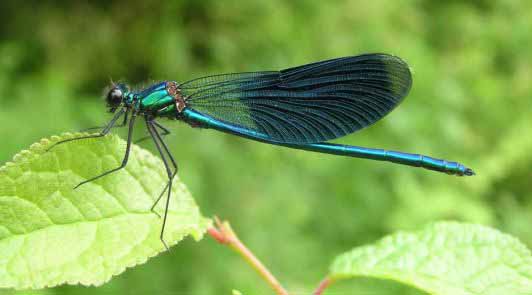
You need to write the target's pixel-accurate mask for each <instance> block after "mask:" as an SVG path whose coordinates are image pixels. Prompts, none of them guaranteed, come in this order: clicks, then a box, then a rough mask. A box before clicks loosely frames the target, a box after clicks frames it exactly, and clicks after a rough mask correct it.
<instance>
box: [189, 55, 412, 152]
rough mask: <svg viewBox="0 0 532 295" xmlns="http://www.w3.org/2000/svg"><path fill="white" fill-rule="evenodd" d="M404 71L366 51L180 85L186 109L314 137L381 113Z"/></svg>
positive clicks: (272, 132)
mask: <svg viewBox="0 0 532 295" xmlns="http://www.w3.org/2000/svg"><path fill="white" fill-rule="evenodd" d="M411 85H412V76H411V74H410V70H409V68H408V65H407V64H406V63H405V62H404V61H402V60H401V59H400V58H398V57H395V56H390V55H386V54H366V55H360V56H353V57H344V58H337V59H332V60H326V61H321V62H316V63H312V64H307V65H303V66H299V67H294V68H290V69H286V70H282V71H279V72H277V71H271V72H252V73H237V74H225V75H216V76H209V77H204V78H199V79H195V80H191V81H188V82H185V83H183V84H181V85H180V88H181V91H182V94H183V96H184V97H185V99H186V102H187V106H188V107H190V108H192V109H194V110H196V111H198V112H200V113H203V114H205V115H207V116H210V117H213V118H215V119H218V120H220V121H223V122H225V123H228V124H232V125H237V126H240V127H243V128H247V129H249V130H254V131H258V132H261V133H263V134H266V135H267V136H268V137H270V139H271V140H272V141H277V142H285V143H314V142H322V141H327V140H331V139H335V138H338V137H342V136H344V135H347V134H350V133H353V132H355V131H357V130H359V129H362V128H364V127H366V126H369V125H371V124H373V123H375V122H376V121H378V120H379V119H381V118H382V117H384V116H385V115H386V114H388V113H389V112H390V111H391V110H392V109H393V108H394V107H395V106H397V105H398V104H399V103H400V102H401V101H402V99H403V98H404V97H405V96H406V95H407V94H408V91H409V90H410V87H411Z"/></svg>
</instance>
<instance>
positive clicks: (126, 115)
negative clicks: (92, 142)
mask: <svg viewBox="0 0 532 295" xmlns="http://www.w3.org/2000/svg"><path fill="white" fill-rule="evenodd" d="M128 115H129V111H126V114H125V115H124V120H122V123H120V124H118V125H115V126H113V127H111V128H110V129H113V128H122V127H124V126H126V124H127V119H128ZM106 127H107V126H96V127H89V128H85V129H81V130H80V131H78V132H87V131H92V130H98V129H102V128H106Z"/></svg>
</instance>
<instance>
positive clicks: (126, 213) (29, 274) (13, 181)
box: [0, 134, 209, 289]
mask: <svg viewBox="0 0 532 295" xmlns="http://www.w3.org/2000/svg"><path fill="white" fill-rule="evenodd" d="M80 135H81V134H75V135H71V134H65V135H63V136H61V137H53V138H52V140H48V139H43V140H41V141H40V142H39V143H36V144H34V145H32V146H31V148H30V149H29V150H28V151H22V152H21V153H19V154H18V155H16V156H15V157H14V159H13V162H10V163H7V164H5V166H3V167H1V168H0V288H16V289H27V288H43V287H47V286H48V287H49V286H55V285H59V284H64V283H68V284H83V285H100V284H102V283H104V282H106V281H108V280H109V279H110V278H111V277H112V276H114V275H117V274H119V273H121V272H123V271H124V270H125V269H126V268H127V267H132V266H135V265H137V264H142V263H144V262H146V261H147V259H148V258H150V257H153V256H155V255H157V254H158V253H160V252H162V251H164V246H163V244H162V243H161V241H160V240H159V234H160V230H161V224H162V219H161V218H159V217H158V216H157V215H156V214H153V213H152V212H151V211H150V207H151V206H152V204H153V202H154V200H155V199H156V198H157V197H158V196H159V194H160V192H161V191H162V189H163V187H164V185H165V181H166V179H167V178H166V173H165V170H164V168H163V164H162V162H161V161H160V159H158V158H157V157H155V156H154V155H152V154H151V153H150V152H148V151H146V150H143V149H141V148H139V147H138V146H133V147H132V150H131V155H130V158H129V159H130V160H129V163H128V165H127V166H126V168H125V169H123V170H121V171H119V172H116V173H113V174H111V175H108V176H106V177H103V178H101V179H99V180H96V181H94V182H91V183H88V184H85V185H82V186H81V187H79V188H78V189H76V190H73V187H74V186H75V185H76V184H78V183H79V182H81V181H83V180H85V179H88V178H90V177H92V176H95V175H98V174H100V173H102V172H104V171H106V170H109V169H112V168H115V167H117V166H118V165H119V164H120V163H121V161H122V157H123V155H124V148H125V143H124V141H123V140H121V139H120V138H118V137H117V136H106V137H104V138H101V139H90V140H81V141H74V142H69V143H65V144H61V145H59V146H57V147H55V148H53V149H52V150H50V151H49V152H45V149H46V148H47V147H49V146H50V144H51V143H52V142H55V141H58V140H61V139H67V138H71V137H73V136H76V137H77V136H80ZM163 204H164V198H163V200H162V201H161V202H160V204H159V205H160V206H158V208H157V211H162V205H163ZM208 224H209V220H207V219H205V218H203V217H202V216H201V215H200V212H199V208H198V207H197V206H196V204H195V202H194V200H193V199H192V197H191V195H190V193H189V192H188V190H187V188H186V187H185V185H184V184H183V183H182V182H181V181H180V180H179V179H177V178H176V180H175V181H174V183H173V190H172V199H171V200H170V209H169V216H168V222H167V226H166V229H165V241H166V242H167V243H168V245H169V246H170V245H174V244H177V242H178V241H180V240H181V239H183V238H184V237H186V236H187V235H192V236H193V237H194V238H195V239H196V240H199V239H201V238H202V235H203V233H204V232H205V230H206V227H207V226H208Z"/></svg>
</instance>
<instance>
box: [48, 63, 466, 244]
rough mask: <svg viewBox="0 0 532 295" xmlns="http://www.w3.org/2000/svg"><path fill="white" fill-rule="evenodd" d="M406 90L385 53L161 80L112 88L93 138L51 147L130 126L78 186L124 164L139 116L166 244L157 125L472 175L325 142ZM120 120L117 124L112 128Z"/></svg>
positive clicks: (171, 172)
mask: <svg viewBox="0 0 532 295" xmlns="http://www.w3.org/2000/svg"><path fill="white" fill-rule="evenodd" d="M411 85H412V76H411V73H410V70H409V67H408V65H407V64H406V63H405V62H404V61H402V60H401V59H400V58H398V57H395V56H391V55H387V54H365V55H359V56H353V57H343V58H337V59H331V60H326V61H320V62H316V63H311V64H307V65H303V66H298V67H293V68H289V69H285V70H281V71H265V72H246V73H234V74H223V75H215V76H208V77H203V78H198V79H194V80H190V81H187V82H184V83H178V82H174V81H164V82H160V83H157V84H155V85H152V86H150V87H148V88H146V89H142V90H139V91H134V90H131V89H130V88H129V87H128V86H127V85H125V84H123V83H119V84H114V85H113V86H112V88H111V90H110V91H109V93H108V94H107V105H108V107H109V110H110V111H111V112H112V113H114V116H113V118H112V119H111V121H110V122H109V123H108V124H107V125H106V126H105V127H102V128H103V130H101V132H100V133H98V134H94V135H89V136H83V137H78V138H72V139H68V140H64V141H60V142H57V143H56V145H57V144H61V143H65V142H68V141H72V140H80V139H86V138H97V137H102V136H105V135H106V134H108V133H109V131H110V130H111V129H112V128H113V127H117V126H126V125H128V126H129V130H128V135H127V146H126V151H125V155H124V158H123V161H122V164H121V165H120V166H119V167H117V168H115V169H112V170H109V171H107V172H105V173H103V174H101V175H98V176H95V177H93V178H90V179H87V180H85V181H83V182H81V183H80V184H78V186H80V185H82V184H85V183H87V182H90V181H93V180H96V179H98V178H100V177H103V176H105V175H108V174H110V173H112V172H115V171H118V170H120V169H122V168H124V167H125V166H126V164H127V162H128V157H129V151H130V148H131V142H132V134H133V128H134V126H135V120H136V118H137V117H138V116H141V117H142V118H143V119H144V121H145V122H146V126H147V129H148V132H149V134H150V136H151V138H152V139H153V141H154V143H155V147H156V148H157V150H158V152H159V154H160V155H161V158H162V161H163V163H164V166H165V168H166V171H167V174H168V182H167V184H166V186H165V188H164V190H163V191H162V193H161V194H160V195H159V197H158V198H157V200H156V201H155V203H154V204H153V206H152V208H151V209H152V211H154V208H155V206H156V205H157V203H158V202H159V201H160V200H161V198H162V197H163V196H164V195H165V192H167V194H166V205H165V212H164V217H163V222H162V228H161V235H160V238H161V241H162V242H163V244H164V245H165V246H166V243H165V242H164V236H163V235H164V227H165V224H166V218H167V214H168V204H169V202H170V196H171V191H172V180H173V178H174V176H175V175H176V173H177V164H176V161H175V160H174V157H173V156H172V153H171V152H170V149H169V148H168V146H167V145H166V143H165V142H164V141H163V138H162V135H166V134H169V133H170V131H168V129H166V128H165V127H164V126H163V125H161V124H160V123H159V122H157V121H156V120H157V119H162V118H164V119H170V120H180V121H184V122H186V123H188V124H189V125H191V126H192V127H200V128H212V129H216V130H219V131H222V132H226V133H230V134H233V135H237V136H241V137H245V138H249V139H252V140H257V141H261V142H264V143H269V144H274V145H279V146H284V147H289V148H295V149H301V150H308V151H314V152H319V153H327V154H334V155H341V156H350V157H356V158H367V159H373V160H380V161H389V162H393V163H398V164H403V165H409V166H415V167H422V168H426V169H430V170H434V171H439V172H444V173H447V174H453V175H458V176H463V175H467V176H470V175H474V173H473V170H471V169H469V168H467V167H465V166H464V165H462V164H460V163H457V162H450V161H446V160H439V159H434V158H431V157H427V156H423V155H418V154H408V153H402V152H396V151H388V150H383V149H372V148H363V147H357V146H348V145H341V144H333V143H327V141H329V140H332V139H335V138H339V137H342V136H344V135H347V134H350V133H353V132H355V131H357V130H360V129H362V128H364V127H367V126H369V125H371V124H373V123H375V122H376V121H378V120H379V119H381V118H382V117H384V116H385V115H386V114H388V113H389V112H390V111H391V110H392V109H393V108H394V107H396V106H397V105H398V104H399V103H400V102H401V101H402V100H403V98H404V97H405V96H406V95H407V94H408V92H409V90H410V87H411ZM121 117H122V118H123V121H122V123H121V124H118V125H117V124H115V123H116V122H117V121H118V120H120V118H121ZM54 146H55V145H54ZM76 187H77V186H76ZM154 212H155V211H154Z"/></svg>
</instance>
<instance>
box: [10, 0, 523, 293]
mask: <svg viewBox="0 0 532 295" xmlns="http://www.w3.org/2000/svg"><path fill="white" fill-rule="evenodd" d="M0 17H1V19H2V24H1V25H0V102H1V107H0V126H1V127H0V138H1V139H2V144H1V145H0V162H1V163H3V162H5V161H8V160H10V159H11V157H12V156H13V155H14V154H15V153H17V152H18V151H20V150H21V149H24V148H26V147H28V146H29V145H30V144H31V143H33V142H35V141H37V140H39V139H40V138H42V137H48V136H50V135H53V134H59V133H62V132H65V131H74V130H79V129H82V128H85V127H90V126H95V125H100V124H102V123H103V122H106V120H108V119H109V114H108V113H107V112H106V109H105V106H104V103H103V100H102V99H101V96H102V95H101V93H102V89H104V87H105V86H107V85H109V81H110V79H111V78H112V79H114V80H118V79H123V80H124V81H128V82H130V83H133V84H137V85H144V84H147V83H150V82H152V81H156V80H177V81H184V80H188V79H191V78H194V77H198V76H202V75H208V74H214V73H224V72H235V71H253V70H270V69H281V68H286V67H290V66H295V65H300V64H303V63H307V62H312V61H317V60H321V59H327V58H333V57H339V56H346V55H356V54H361V53H368V52H386V53H391V54H395V55H398V56H400V57H402V58H403V59H405V60H406V61H407V62H408V63H409V64H410V66H411V68H412V70H413V74H414V86H413V89H412V91H411V94H410V96H409V97H408V98H407V99H406V100H405V101H404V102H403V103H402V105H401V106H400V107H399V108H397V109H396V110H395V111H394V112H393V113H391V114H390V115H389V116H388V117H386V118H385V119H384V120H382V121H381V122H379V123H377V124H376V125H374V126H372V127H371V128H368V129H365V130H363V131H361V132H358V133H357V134H355V135H352V136H348V137H346V138H342V139H341V140H339V141H338V142H342V143H347V144H354V145H361V146H368V147H380V148H387V149H395V150H400V151H406V152H416V153H423V154H427V155H431V156H435V157H439V158H445V159H448V160H456V161H460V162H463V163H464V164H466V165H468V166H470V167H472V168H474V169H475V171H476V172H477V173H478V175H477V176H475V177H469V178H459V177H452V176H446V175H443V174H439V173H434V172H430V171H427V170H422V169H414V168H410V167H404V166H398V165H393V164H389V163H381V162H375V161H368V160H358V159H351V158H341V157H335V156H328V155H320V154H314V153H308V152H302V151H295V150H290V149H285V148H279V147H272V146H267V145H264V144H260V143H256V142H251V141H247V140H244V139H240V138H237V137H233V136H229V135H225V134H220V133H217V132H215V131H210V130H198V129H192V128H190V127H188V126H186V125H184V124H178V123H175V122H170V123H169V124H167V125H169V126H171V130H172V131H173V135H171V136H169V137H168V141H169V144H170V146H171V147H172V149H173V151H174V153H175V156H176V158H177V160H178V161H179V164H180V169H181V170H180V177H181V179H182V180H183V181H184V182H185V183H186V184H187V185H188V187H189V189H190V190H191V191H192V194H193V195H194V197H195V199H196V200H197V202H198V203H199V205H200V207H201V208H202V211H203V213H204V214H205V215H208V216H211V215H214V214H217V215H219V216H221V217H223V218H225V219H228V220H230V221H231V222H232V224H233V227H234V228H235V230H236V231H237V232H238V233H239V235H240V237H241V239H242V240H243V241H245V242H246V243H247V244H248V246H249V247H250V248H251V249H253V250H254V251H255V253H256V254H257V255H258V256H259V257H260V258H262V259H263V261H264V262H265V263H266V264H267V265H268V266H270V267H271V270H272V271H273V273H274V274H276V275H277V276H278V278H279V279H280V280H281V282H283V283H284V284H285V286H286V287H287V288H288V289H289V290H291V291H292V292H293V293H292V294H309V293H310V292H311V290H312V289H313V288H314V287H315V286H316V285H317V283H318V281H319V280H320V279H321V278H322V277H323V276H324V275H325V274H326V272H327V269H328V266H329V263H330V262H331V261H332V259H333V258H334V257H335V256H336V255H337V254H339V253H341V252H343V251H346V250H348V249H350V248H352V247H354V246H359V245H363V244H365V243H371V242H373V241H375V240H376V239H378V238H380V237H382V236H384V235H386V234H388V233H391V232H394V231H396V230H400V229H415V228H419V227H421V226H423V225H425V224H426V223H428V222H431V221H434V220H460V221H468V222H475V223H481V224H486V225H490V226H494V227H496V228H498V229H501V230H503V231H505V232H508V233H511V234H513V235H515V236H517V237H519V238H520V239H521V240H522V241H523V242H524V243H526V244H527V245H528V246H529V247H530V246H532V226H531V225H532V192H531V184H530V182H531V180H532V169H531V167H532V152H531V150H532V114H531V102H532V100H531V97H530V93H531V90H532V89H531V88H532V83H531V82H532V81H531V77H532V50H530V49H531V48H532V37H531V32H532V2H531V1H518V0H515V1H513V0H501V1H490V0H485V1H423V0H405V1H385V0H372V1H335V0H331V1H283V0H259V1H236V0H229V1H214V0H212V1H194V0H190V1H168V2H166V3H160V2H157V1H142V0H135V1H124V2H118V1H90V2H88V1H87V2H82V1H80V2H75V3H74V2H70V1H54V3H52V2H51V1H50V2H46V1H24V2H22V1H7V0H2V2H1V4H0ZM138 129H139V130H137V131H139V133H138V134H137V136H141V135H142V134H141V130H140V129H141V128H138ZM144 146H145V147H146V148H148V149H150V150H152V151H153V150H154V148H153V146H152V145H151V143H150V142H149V141H146V142H145V143H144ZM232 288H235V289H238V290H240V291H242V292H243V293H244V294H270V293H271V291H270V290H269V289H268V287H267V286H266V285H265V284H264V283H263V282H262V281H260V279H259V278H258V277H257V275H256V274H255V273H254V272H252V271H251V270H250V269H249V268H248V266H247V265H245V263H244V262H243V261H242V260H241V259H240V258H239V257H237V255H235V254H234V253H232V252H230V251H229V250H228V249H226V248H223V247H221V246H219V245H217V244H216V243H215V242H213V241H212V240H211V239H209V238H206V239H205V240H203V241H201V242H200V243H196V242H193V241H190V240H189V241H185V242H183V243H181V244H179V245H178V246H176V247H174V248H172V251H170V252H168V253H164V254H162V255H159V256H158V257H156V258H154V259H151V260H150V261H148V263H146V264H144V265H142V266H138V267H135V268H133V269H130V270H127V271H126V272H125V273H123V274H121V275H120V276H118V277H115V278H114V279H112V280H111V281H110V282H109V283H107V284H105V285H104V286H102V287H99V288H94V287H78V286H63V287H59V288H55V289H51V290H45V291H39V292H36V293H37V294H64V295H67V294H69V295H70V294H163V295H164V294H230V290H231V289H232ZM326 294H420V293H419V292H418V291H415V290H413V289H410V288H407V287H403V286H399V285H397V284H394V283H391V282H384V281H377V280H366V279H364V280H355V281H352V282H346V283H339V284H338V285H337V286H333V287H332V288H331V289H330V290H329V292H328V293H326Z"/></svg>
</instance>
